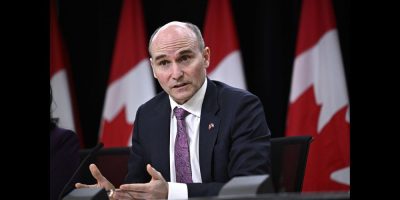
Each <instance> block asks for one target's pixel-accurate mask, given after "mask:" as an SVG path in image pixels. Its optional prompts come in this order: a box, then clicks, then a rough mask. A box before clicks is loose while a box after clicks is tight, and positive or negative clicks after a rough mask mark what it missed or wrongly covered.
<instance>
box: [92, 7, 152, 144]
mask: <svg viewBox="0 0 400 200" xmlns="http://www.w3.org/2000/svg"><path fill="white" fill-rule="evenodd" d="M144 27H145V26H144V21H143V14H142V5H141V1H140V0H124V1H123V3H122V9H121V14H120V19H119V25H118V31H117V36H116V41H115V47H114V55H113V60H112V65H111V71H110V72H111V73H110V79H109V83H108V88H107V92H106V98H105V104H104V110H103V115H102V120H101V127H100V141H101V142H103V143H104V147H117V146H130V145H131V137H132V130H133V123H134V120H135V115H136V111H137V109H138V108H139V106H140V105H141V104H143V103H144V102H146V101H147V100H149V99H150V98H152V97H153V96H154V95H155V86H154V82H153V74H152V72H151V67H150V62H149V58H148V56H147V55H148V54H147V49H146V37H145V29H144Z"/></svg>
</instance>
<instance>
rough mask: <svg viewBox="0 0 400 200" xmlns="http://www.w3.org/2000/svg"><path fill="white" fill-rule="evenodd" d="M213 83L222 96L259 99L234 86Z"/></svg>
mask: <svg viewBox="0 0 400 200" xmlns="http://www.w3.org/2000/svg"><path fill="white" fill-rule="evenodd" d="M211 82H212V83H213V84H214V85H215V86H216V88H217V90H218V93H219V95H220V96H229V97H246V96H250V97H256V98H258V97H257V96H256V95H254V94H253V93H251V92H249V91H247V90H244V89H241V88H236V87H233V86H231V85H228V84H226V83H223V82H221V81H216V80H212V81H211Z"/></svg>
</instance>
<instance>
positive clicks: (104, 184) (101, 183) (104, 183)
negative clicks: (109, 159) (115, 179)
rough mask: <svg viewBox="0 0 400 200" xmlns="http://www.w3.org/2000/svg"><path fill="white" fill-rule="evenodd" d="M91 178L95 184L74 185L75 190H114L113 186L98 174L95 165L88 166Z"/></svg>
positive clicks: (98, 171)
mask: <svg viewBox="0 0 400 200" xmlns="http://www.w3.org/2000/svg"><path fill="white" fill-rule="evenodd" d="M89 169H90V172H91V173H92V176H93V177H94V178H95V179H96V180H97V184H93V185H86V184H82V183H76V184H75V187H76V188H104V189H106V190H111V189H115V187H114V185H113V184H112V183H111V182H110V181H108V180H107V179H106V178H105V177H104V176H103V175H102V174H101V172H100V170H99V168H97V166H96V165H95V164H90V165H89Z"/></svg>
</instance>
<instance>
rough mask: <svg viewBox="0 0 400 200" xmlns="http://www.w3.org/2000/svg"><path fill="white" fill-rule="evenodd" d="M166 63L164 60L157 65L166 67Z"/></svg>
mask: <svg viewBox="0 0 400 200" xmlns="http://www.w3.org/2000/svg"><path fill="white" fill-rule="evenodd" d="M167 63H168V62H167V61H166V60H163V61H160V62H159V63H158V65H163V66H164V65H166V64H167Z"/></svg>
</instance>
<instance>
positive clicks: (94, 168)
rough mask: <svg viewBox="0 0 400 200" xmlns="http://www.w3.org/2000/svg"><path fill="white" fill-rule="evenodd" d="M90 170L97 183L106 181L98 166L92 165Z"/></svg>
mask: <svg viewBox="0 0 400 200" xmlns="http://www.w3.org/2000/svg"><path fill="white" fill-rule="evenodd" d="M89 169H90V173H92V175H93V177H94V178H95V179H96V180H97V181H101V180H103V179H104V176H103V175H102V174H101V172H100V170H99V168H97V166H96V165H95V164H90V165H89Z"/></svg>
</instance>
